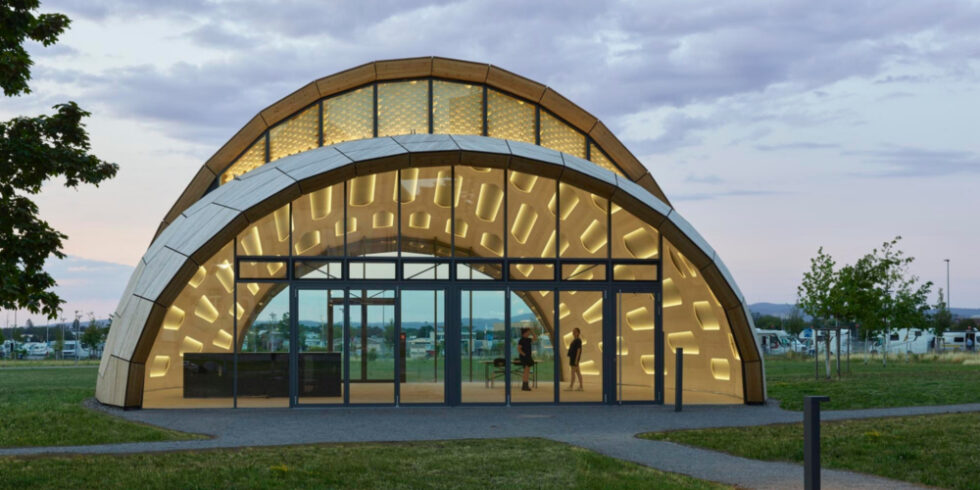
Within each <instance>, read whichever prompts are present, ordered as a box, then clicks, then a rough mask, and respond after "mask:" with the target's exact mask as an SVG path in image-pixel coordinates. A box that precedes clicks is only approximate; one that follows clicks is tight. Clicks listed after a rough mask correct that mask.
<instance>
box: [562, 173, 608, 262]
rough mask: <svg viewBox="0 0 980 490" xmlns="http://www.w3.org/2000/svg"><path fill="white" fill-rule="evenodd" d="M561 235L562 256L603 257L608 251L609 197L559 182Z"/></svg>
mask: <svg viewBox="0 0 980 490" xmlns="http://www.w3.org/2000/svg"><path fill="white" fill-rule="evenodd" d="M558 189H559V190H558V192H559V193H560V194H561V195H560V200H559V203H560V209H559V212H558V217H559V219H561V239H560V240H559V242H558V251H559V254H560V256H561V258H563V259H568V258H593V259H604V258H606V256H607V254H608V248H607V245H608V241H609V238H608V236H607V233H608V232H609V229H608V220H607V218H606V209H607V206H608V205H609V201H608V200H607V199H605V198H603V197H599V196H597V195H595V194H592V193H591V192H588V191H584V190H582V189H579V188H578V187H574V186H571V185H568V184H565V183H564V182H562V183H561V184H560V185H559V186H558Z"/></svg>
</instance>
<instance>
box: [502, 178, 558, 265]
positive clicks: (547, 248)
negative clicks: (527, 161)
mask: <svg viewBox="0 0 980 490" xmlns="http://www.w3.org/2000/svg"><path fill="white" fill-rule="evenodd" d="M557 195H558V192H557V187H556V186H555V180H554V179H549V178H547V177H538V176H537V175H532V174H526V173H523V172H517V171H513V170H511V171H508V172H507V228H508V230H507V240H508V242H507V247H508V248H507V255H508V256H509V257H514V258H539V257H540V258H554V256H555V250H556V246H555V221H556V214H555V210H556V208H555V207H556V205H557V201H558V199H557V197H556V196H557Z"/></svg>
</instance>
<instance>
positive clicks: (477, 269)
mask: <svg viewBox="0 0 980 490" xmlns="http://www.w3.org/2000/svg"><path fill="white" fill-rule="evenodd" d="M503 278H504V276H503V264H502V263H500V262H457V263H456V279H457V280H459V281H494V280H500V279H503Z"/></svg>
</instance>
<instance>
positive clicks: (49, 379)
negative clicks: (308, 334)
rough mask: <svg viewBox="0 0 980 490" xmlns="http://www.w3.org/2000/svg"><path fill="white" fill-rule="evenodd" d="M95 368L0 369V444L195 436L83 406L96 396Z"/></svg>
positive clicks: (65, 443)
mask: <svg viewBox="0 0 980 490" xmlns="http://www.w3.org/2000/svg"><path fill="white" fill-rule="evenodd" d="M18 365H20V364H18ZM98 371H99V369H98V366H87V367H79V368H63V369H60V368H50V367H41V368H36V369H16V368H14V369H8V368H0V421H2V422H0V447H12V446H64V445H76V444H78V445H80V444H103V443H112V442H131V441H164V440H173V439H189V438H195V437H198V436H194V435H191V434H183V433H180V432H174V431H169V430H163V429H157V428H154V427H150V426H146V425H141V424H135V423H131V422H126V421H123V420H120V419H117V418H115V417H111V416H109V415H106V414H103V413H97V412H94V411H92V410H89V409H87V408H84V407H82V406H81V405H80V404H81V402H82V401H83V400H85V399H86V398H91V397H92V396H94V394H95V378H96V375H97V374H98Z"/></svg>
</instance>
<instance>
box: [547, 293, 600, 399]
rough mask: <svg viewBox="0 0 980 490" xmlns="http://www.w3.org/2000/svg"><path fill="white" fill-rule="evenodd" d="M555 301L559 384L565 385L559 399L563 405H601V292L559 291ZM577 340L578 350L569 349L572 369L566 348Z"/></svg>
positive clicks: (570, 346)
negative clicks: (573, 380)
mask: <svg viewBox="0 0 980 490" xmlns="http://www.w3.org/2000/svg"><path fill="white" fill-rule="evenodd" d="M558 300H559V302H558V322H559V323H558V325H559V328H560V330H559V332H561V342H559V350H560V352H561V366H562V370H561V372H562V375H561V381H562V382H563V385H564V386H563V387H562V391H561V392H560V394H559V398H560V400H561V401H562V402H601V401H603V400H602V291H561V292H560V293H559V297H558ZM575 329H578V336H576V334H575ZM576 338H578V339H579V340H580V341H581V343H580V344H578V345H579V348H580V350H576V349H574V348H573V349H572V351H571V352H572V354H575V357H574V359H575V360H576V361H577V362H576V364H577V366H571V365H570V364H571V362H570V360H571V359H573V358H570V357H569V349H570V348H572V347H573V345H576V344H573V342H574V341H575V339H576ZM573 375H574V376H575V385H574V388H572V376H573ZM580 380H581V383H580ZM570 388H571V389H570Z"/></svg>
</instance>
